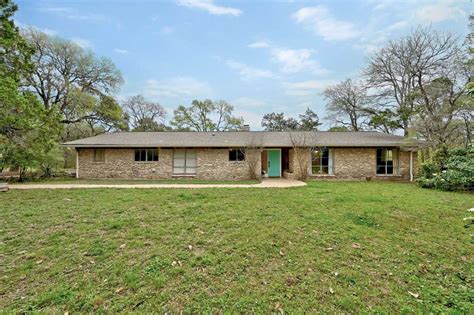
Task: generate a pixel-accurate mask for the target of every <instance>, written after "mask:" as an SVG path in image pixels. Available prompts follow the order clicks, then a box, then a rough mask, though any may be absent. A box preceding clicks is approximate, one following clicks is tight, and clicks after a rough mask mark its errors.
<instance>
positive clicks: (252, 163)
mask: <svg viewBox="0 0 474 315" xmlns="http://www.w3.org/2000/svg"><path fill="white" fill-rule="evenodd" d="M243 132H245V131H243ZM262 152H263V133H253V132H248V136H247V143H246V145H245V150H244V151H243V153H244V156H245V162H246V163H247V166H248V173H249V178H250V179H254V180H256V179H259V178H260V172H259V170H260V164H261V157H262Z"/></svg>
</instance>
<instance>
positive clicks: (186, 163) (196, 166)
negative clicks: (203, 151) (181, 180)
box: [172, 148, 198, 176]
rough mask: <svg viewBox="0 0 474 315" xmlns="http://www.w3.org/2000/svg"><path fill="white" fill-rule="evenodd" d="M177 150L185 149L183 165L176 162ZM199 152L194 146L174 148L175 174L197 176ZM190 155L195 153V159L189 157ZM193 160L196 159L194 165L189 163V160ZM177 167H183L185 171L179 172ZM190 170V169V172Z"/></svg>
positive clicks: (173, 169) (173, 170)
mask: <svg viewBox="0 0 474 315" xmlns="http://www.w3.org/2000/svg"><path fill="white" fill-rule="evenodd" d="M176 151H183V157H184V158H183V162H184V165H183V166H176V164H175V163H176ZM188 153H189V154H188ZM191 153H192V154H191ZM197 154H198V151H197V150H196V149H193V148H179V149H178V148H175V149H174V150H173V165H172V167H173V168H172V172H173V175H176V176H196V174H197V168H198V165H197V163H198V158H197ZM189 155H194V159H193V160H192V159H188V156H189ZM191 161H194V163H192V164H195V165H194V166H190V165H188V162H191ZM176 169H182V170H183V172H182V173H177V172H175V170H176ZM188 170H190V172H188ZM192 170H194V172H192Z"/></svg>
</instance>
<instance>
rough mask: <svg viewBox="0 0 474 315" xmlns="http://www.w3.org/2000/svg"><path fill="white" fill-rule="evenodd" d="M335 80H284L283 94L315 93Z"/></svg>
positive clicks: (332, 83)
mask: <svg viewBox="0 0 474 315" xmlns="http://www.w3.org/2000/svg"><path fill="white" fill-rule="evenodd" d="M336 83H337V81H335V80H309V81H301V82H284V83H283V88H284V90H285V94H287V95H290V96H308V95H316V94H317V93H319V92H321V91H322V90H324V89H325V88H326V87H328V86H331V85H334V84H336Z"/></svg>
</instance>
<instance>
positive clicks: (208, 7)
mask: <svg viewBox="0 0 474 315" xmlns="http://www.w3.org/2000/svg"><path fill="white" fill-rule="evenodd" d="M177 3H178V4H179V5H181V6H184V7H188V8H197V9H201V10H205V11H207V12H208V13H210V14H213V15H233V16H239V15H241V14H242V11H241V10H240V9H236V8H232V7H223V6H218V5H216V4H214V1H213V0H177Z"/></svg>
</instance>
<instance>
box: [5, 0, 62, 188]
mask: <svg viewBox="0 0 474 315" xmlns="http://www.w3.org/2000/svg"><path fill="white" fill-rule="evenodd" d="M16 9H17V7H16V5H14V4H12V2H11V1H8V0H4V1H1V3H0V22H1V29H0V61H1V62H0V169H4V168H7V167H14V168H18V169H19V170H20V178H21V179H23V177H24V175H25V172H26V170H28V169H33V168H37V169H40V170H42V171H43V173H44V174H47V175H50V174H51V170H52V168H53V167H54V165H55V164H56V163H57V162H58V156H59V155H58V145H57V141H58V136H59V133H60V132H61V128H60V125H59V119H60V116H59V113H58V111H57V109H56V108H50V109H46V108H44V107H43V106H41V104H40V102H39V100H38V98H37V97H36V96H35V95H34V94H33V93H32V92H29V91H25V90H22V89H21V88H20V79H22V78H24V77H25V76H28V75H29V73H32V72H33V67H32V64H31V62H30V58H31V54H32V53H33V50H32V49H31V47H30V46H29V45H28V44H27V43H26V41H25V40H24V39H23V38H22V37H21V35H20V34H19V31H18V29H17V28H16V27H15V25H14V23H13V21H12V20H11V18H12V16H13V13H14V12H15V11H16Z"/></svg>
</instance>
